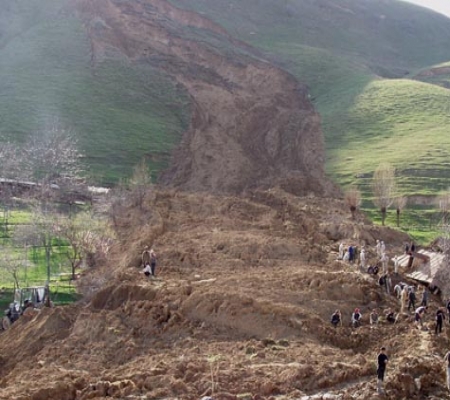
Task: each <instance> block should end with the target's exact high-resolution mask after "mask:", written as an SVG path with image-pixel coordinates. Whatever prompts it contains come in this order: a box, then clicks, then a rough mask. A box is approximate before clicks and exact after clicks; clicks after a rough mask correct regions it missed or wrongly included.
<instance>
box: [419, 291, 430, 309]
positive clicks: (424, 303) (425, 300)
mask: <svg viewBox="0 0 450 400" xmlns="http://www.w3.org/2000/svg"><path fill="white" fill-rule="evenodd" d="M420 305H421V306H425V307H426V306H428V289H427V288H426V287H425V286H424V287H423V291H422V301H421V303H420Z"/></svg>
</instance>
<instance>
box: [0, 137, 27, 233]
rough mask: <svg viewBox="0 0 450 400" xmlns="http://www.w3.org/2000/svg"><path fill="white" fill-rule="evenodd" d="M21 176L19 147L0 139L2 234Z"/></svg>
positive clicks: (6, 225)
mask: <svg viewBox="0 0 450 400" xmlns="http://www.w3.org/2000/svg"><path fill="white" fill-rule="evenodd" d="M21 178H22V176H21V168H20V151H19V148H18V147H17V146H16V145H14V144H12V143H10V142H9V141H8V140H6V139H3V138H1V139H0V204H1V206H2V208H3V226H4V230H5V231H4V234H5V236H8V218H9V214H10V208H11V207H13V205H14V204H13V203H14V195H15V192H16V188H17V185H18V183H19V180H20V179H21Z"/></svg>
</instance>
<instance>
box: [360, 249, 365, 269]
mask: <svg viewBox="0 0 450 400" xmlns="http://www.w3.org/2000/svg"><path fill="white" fill-rule="evenodd" d="M359 261H360V262H361V268H362V270H363V271H364V270H365V269H366V250H364V248H363V249H361V253H360V254H359Z"/></svg>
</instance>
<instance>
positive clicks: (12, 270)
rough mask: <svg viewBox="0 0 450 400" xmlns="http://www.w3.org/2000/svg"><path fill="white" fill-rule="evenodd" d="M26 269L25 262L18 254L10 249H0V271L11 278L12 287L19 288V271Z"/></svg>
mask: <svg viewBox="0 0 450 400" xmlns="http://www.w3.org/2000/svg"><path fill="white" fill-rule="evenodd" d="M24 267H26V260H24V259H23V255H22V254H21V253H20V252H17V251H14V249H12V248H11V247H3V248H1V249H0V269H1V270H3V271H4V272H6V273H7V274H8V275H10V276H11V278H12V280H13V282H14V287H15V288H19V287H20V283H19V279H20V277H19V275H20V271H21V270H22V269H23V268H24Z"/></svg>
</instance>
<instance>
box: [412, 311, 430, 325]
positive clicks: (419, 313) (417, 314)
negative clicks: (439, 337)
mask: <svg viewBox="0 0 450 400" xmlns="http://www.w3.org/2000/svg"><path fill="white" fill-rule="evenodd" d="M425 311H427V307H425V306H420V307H418V308H417V309H416V312H415V316H414V320H415V321H416V324H417V326H419V325H420V327H422V326H423V321H422V316H423V314H425Z"/></svg>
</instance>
